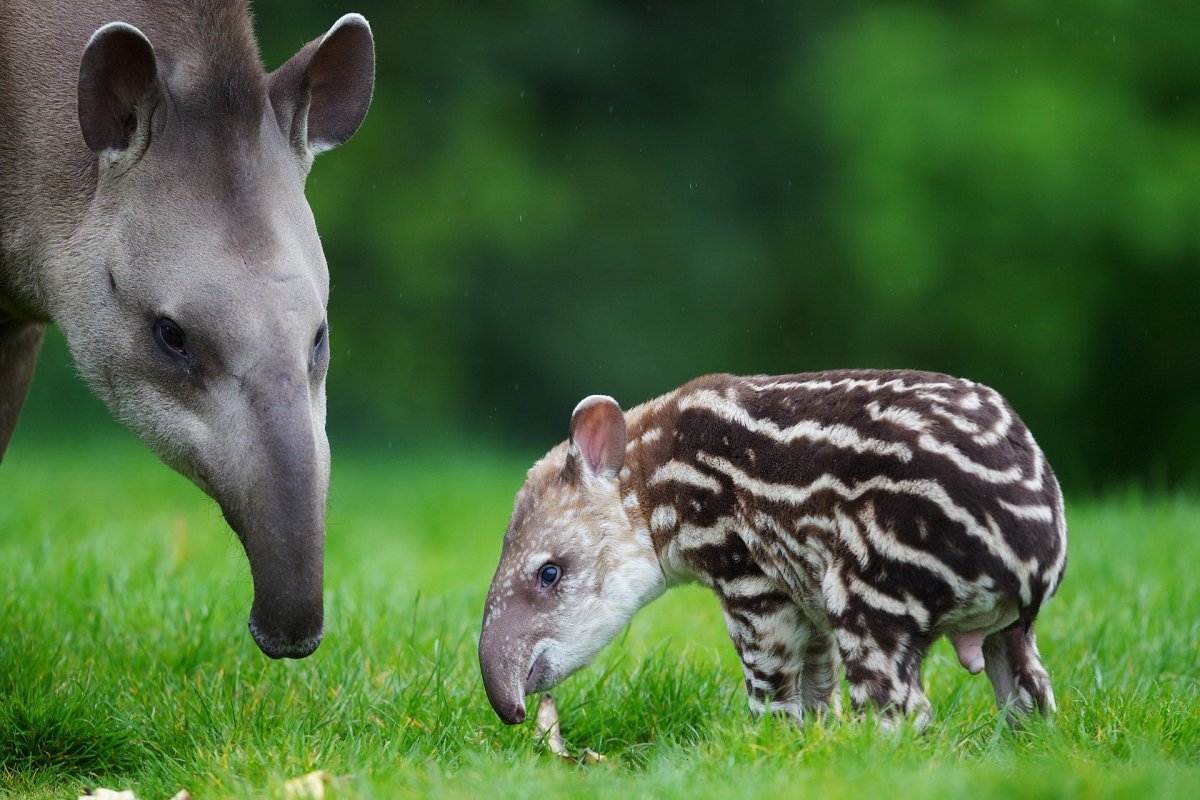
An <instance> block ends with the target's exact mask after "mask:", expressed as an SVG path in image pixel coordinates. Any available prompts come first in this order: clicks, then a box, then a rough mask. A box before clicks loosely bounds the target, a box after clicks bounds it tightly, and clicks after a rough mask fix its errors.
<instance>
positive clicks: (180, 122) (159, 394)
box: [55, 14, 374, 658]
mask: <svg viewBox="0 0 1200 800" xmlns="http://www.w3.org/2000/svg"><path fill="white" fill-rule="evenodd" d="M245 28H246V30H220V31H216V32H208V33H204V32H201V33H198V34H197V36H198V37H199V38H200V39H203V38H204V36H209V37H210V38H209V39H208V40H207V41H194V42H190V41H182V42H181V41H180V37H179V35H178V32H175V34H176V35H175V36H174V37H173V39H171V40H170V41H167V42H166V44H165V45H163V46H162V48H161V50H160V51H158V52H156V49H155V45H154V43H152V41H151V38H150V37H149V36H147V35H146V34H144V33H143V32H142V31H141V30H139V29H137V28H135V27H133V26H131V25H127V24H124V23H120V22H114V23H111V24H108V25H105V26H103V27H101V28H100V29H99V30H97V31H96V32H95V34H94V35H93V36H92V37H91V40H90V41H89V42H88V44H87V46H86V49H85V50H84V52H83V56H82V61H81V65H80V71H79V86H78V101H79V122H80V126H81V128H82V132H83V139H84V141H85V142H86V144H87V146H88V148H90V149H91V150H92V151H93V152H94V153H95V159H96V160H95V164H96V167H95V168H96V170H97V172H96V189H95V194H94V196H93V197H92V199H91V202H90V205H89V207H88V211H87V218H86V219H85V221H84V224H83V225H82V226H81V228H80V230H79V232H78V233H77V234H76V236H75V237H74V239H73V241H72V250H73V253H72V254H71V257H72V258H73V259H74V263H73V267H72V269H73V275H72V284H71V286H70V292H69V293H68V295H67V296H66V297H64V298H60V300H59V306H60V308H59V309H57V310H56V314H55V316H56V319H57V321H58V323H59V324H60V326H61V327H62V328H63V329H64V331H65V332H66V335H67V339H68V341H69V343H70V346H71V349H72V351H73V353H74V355H75V358H76V361H77V363H78V365H79V368H80V370H81V372H82V373H83V374H84V376H85V377H86V379H87V380H88V382H89V383H90V384H91V386H92V387H93V389H94V390H95V391H96V393H97V394H98V395H99V396H100V397H101V398H102V399H103V400H104V401H105V402H106V403H107V404H108V405H109V407H110V408H111V409H112V411H113V412H114V414H115V416H116V417H117V418H118V419H120V420H121V421H122V422H124V423H125V424H126V425H127V426H129V427H130V428H131V429H133V430H134V431H135V432H136V433H137V434H138V435H139V436H141V438H142V439H144V440H145V441H146V442H147V443H148V444H149V445H150V447H152V448H153V449H154V451H155V452H156V453H157V454H158V455H159V456H160V457H161V458H162V459H163V460H164V461H165V462H166V463H168V464H169V465H171V466H172V467H174V468H175V469H177V470H179V471H180V472H181V473H183V474H184V475H186V476H187V477H189V478H190V479H191V480H192V481H194V482H195V483H196V484H197V485H198V486H199V487H200V488H201V489H203V490H204V491H205V492H207V493H208V494H210V495H211V496H212V497H213V498H214V499H215V500H216V501H217V502H218V503H219V504H220V506H221V510H222V511H223V512H224V515H225V518H226V520H228V522H229V524H230V525H231V527H232V528H233V530H234V531H235V532H236V533H237V535H238V537H239V539H240V540H241V542H242V544H243V546H244V547H245V550H246V555H247V556H248V558H249V561H250V572H251V575H252V578H253V582H254V604H253V607H252V609H251V612H250V623H249V624H250V631H251V633H252V634H253V636H254V640H255V641H256V642H257V643H258V646H259V647H260V648H261V649H262V651H263V652H264V653H266V654H267V655H269V656H272V657H275V658H280V657H285V656H286V657H291V658H303V657H304V656H307V655H308V654H310V653H311V652H312V651H313V650H315V649H316V648H317V646H318V645H319V644H320V641H321V636H322V633H323V605H322V581H323V568H324V546H325V506H326V496H327V490H328V485H329V445H328V440H327V439H326V436H325V373H326V370H327V367H328V363H329V353H330V350H329V328H328V325H327V323H326V315H325V308H326V302H327V300H328V296H329V275H328V270H327V267H326V263H325V257H324V255H323V253H322V250H321V243H320V241H319V239H318V238H317V231H316V228H315V226H314V224H313V217H312V213H311V212H310V210H309V207H308V203H307V202H306V200H305V198H304V183H305V178H306V175H307V173H308V169H309V166H310V165H311V163H312V159H313V156H314V155H315V154H316V153H319V152H321V151H323V150H326V149H329V148H332V147H335V146H337V145H339V144H341V143H342V142H344V141H346V140H347V139H348V138H349V137H350V136H351V135H352V134H353V133H354V132H355V130H356V129H357V128H358V126H359V124H360V123H361V122H362V120H363V117H364V116H365V114H366V112H367V107H368V105H369V104H370V99H371V92H372V88H373V82H374V47H373V40H372V36H371V30H370V28H369V26H368V25H367V22H366V20H364V19H363V18H362V17H360V16H358V15H355V14H352V15H348V16H345V17H343V18H342V19H340V20H338V22H337V24H335V25H334V26H333V28H332V29H330V30H329V32H327V33H326V34H325V35H324V36H322V37H320V38H319V39H316V40H314V41H313V42H310V43H309V44H308V45H307V46H305V47H304V48H303V49H302V50H300V52H299V53H297V54H296V55H295V56H294V57H293V58H292V59H291V60H289V61H288V62H287V63H286V64H284V65H283V66H282V67H281V68H280V69H279V70H277V71H276V72H274V73H273V74H270V75H267V74H265V73H264V71H263V69H262V66H261V62H260V60H259V58H258V52H257V47H256V45H255V44H254V41H253V37H252V35H251V33H250V32H249V30H248V28H249V24H248V21H247V23H246V25H245ZM150 33H151V35H154V31H153V30H151V31H150ZM164 38H166V37H164ZM64 305H65V306H67V307H66V308H63V306H64Z"/></svg>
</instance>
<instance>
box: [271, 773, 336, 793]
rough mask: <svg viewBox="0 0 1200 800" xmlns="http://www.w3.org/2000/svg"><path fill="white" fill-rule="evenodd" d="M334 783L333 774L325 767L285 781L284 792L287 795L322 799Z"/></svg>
mask: <svg viewBox="0 0 1200 800" xmlns="http://www.w3.org/2000/svg"><path fill="white" fill-rule="evenodd" d="M332 783H333V776H332V775H330V774H329V773H328V772H326V771H325V770H323V769H318V770H316V771H314V772H310V773H308V774H307V775H302V776H300V777H299V778H292V779H290V780H287V781H284V782H283V793H284V795H286V796H287V797H295V798H297V800H299V798H305V800H310V799H311V800H322V799H323V798H324V797H325V795H326V793H327V792H328V789H329V785H330V784H332Z"/></svg>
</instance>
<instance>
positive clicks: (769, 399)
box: [479, 370, 1067, 725]
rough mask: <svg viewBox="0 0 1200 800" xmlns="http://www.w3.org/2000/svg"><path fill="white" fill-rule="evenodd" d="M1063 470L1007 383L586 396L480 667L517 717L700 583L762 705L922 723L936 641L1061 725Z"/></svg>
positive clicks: (490, 611)
mask: <svg viewBox="0 0 1200 800" xmlns="http://www.w3.org/2000/svg"><path fill="white" fill-rule="evenodd" d="M1066 537H1067V526H1066V521H1065V518H1064V516H1063V504H1062V495H1061V493H1060V491H1059V487H1058V483H1057V481H1056V480H1055V477H1054V473H1053V472H1052V471H1051V469H1050V465H1049V464H1047V463H1046V459H1045V457H1044V456H1043V454H1042V451H1041V449H1040V448H1039V447H1038V445H1037V444H1036V443H1035V442H1034V439H1033V436H1032V435H1031V434H1030V433H1029V431H1028V429H1026V427H1025V426H1024V425H1023V424H1022V423H1021V421H1020V420H1019V419H1018V418H1017V416H1016V414H1014V413H1013V411H1012V409H1011V408H1010V407H1009V405H1008V404H1007V403H1006V402H1005V400H1004V399H1003V398H1002V397H1001V396H1000V395H999V394H997V393H996V392H995V391H993V390H992V389H989V388H987V387H986V386H982V385H980V384H977V383H973V382H971V381H968V380H963V379H959V378H952V377H949V376H946V375H938V374H933V373H928V372H912V371H866V370H855V371H838V372H819V373H811V374H801V375H789V376H783V377H766V376H756V377H748V378H742V377H735V376H731V375H712V376H708V377H704V378H699V379H697V380H695V381H692V382H691V383H689V384H687V385H686V386H684V387H682V388H680V389H677V390H676V391H674V392H671V393H669V394H667V395H665V396H663V397H660V398H658V399H657V400H654V401H651V402H649V403H646V404H644V405H641V406H638V407H636V408H634V409H632V410H630V411H629V412H628V413H627V414H622V412H621V409H620V407H619V406H618V405H617V403H616V402H615V401H614V400H613V399H612V398H610V397H604V396H599V395H596V396H592V397H588V398H586V399H585V400H583V402H581V403H580V404H579V405H578V407H576V409H575V412H574V414H573V415H572V417H571V427H570V439H569V440H568V441H566V442H564V443H562V444H561V445H559V446H558V447H556V448H554V449H553V450H551V451H550V453H549V454H548V455H547V456H546V457H545V458H543V459H542V460H541V461H539V462H538V463H537V464H535V465H534V466H533V468H532V469H531V470H529V473H528V475H527V477H526V479H525V485H524V486H523V487H522V488H521V490H520V491H519V492H518V493H517V498H516V504H515V507H514V510H513V515H512V519H511V521H510V522H509V526H508V531H507V533H506V534H505V536H504V548H503V552H502V553H501V556H500V564H499V567H498V568H497V570H496V575H495V578H493V580H492V585H491V589H490V591H489V592H488V598H487V606H486V608H485V611H484V618H483V631H482V634H481V636H480V640H479V661H480V666H481V668H482V671H483V679H484V685H485V687H486V689H487V694H488V699H489V700H490V701H491V703H492V707H493V708H495V710H496V713H497V714H498V715H499V716H500V718H501V719H503V720H504V721H505V722H507V723H519V722H521V721H522V720H523V719H524V717H525V705H524V696H525V695H526V694H529V693H532V692H539V691H543V690H545V689H548V688H550V687H552V686H554V685H555V684H557V683H559V682H560V681H562V680H563V679H564V678H566V677H567V676H568V675H570V674H572V673H573V672H575V671H576V670H578V669H580V668H581V667H584V666H586V665H587V664H588V663H590V662H591V660H592V659H593V658H594V657H595V656H596V654H597V653H598V652H599V651H600V649H601V648H602V647H604V646H605V645H606V644H607V643H608V642H610V641H611V640H612V639H613V637H614V636H615V635H616V634H617V633H618V632H619V631H620V630H621V629H622V627H624V625H625V624H626V623H627V622H628V621H629V619H630V618H631V617H632V616H633V614H634V613H635V612H636V611H637V610H638V609H640V608H641V607H642V606H644V605H646V604H647V603H649V602H650V601H651V600H653V599H654V598H656V597H658V596H659V595H660V594H662V592H663V591H664V590H665V589H667V588H668V587H670V586H674V585H677V584H680V583H684V582H688V581H693V580H699V581H701V582H703V583H704V584H706V585H708V586H710V587H711V588H712V589H713V591H714V592H716V594H717V597H718V598H719V600H720V603H721V607H722V609H723V610H724V613H725V619H726V623H727V625H728V628H729V635H730V637H731V638H732V639H733V644H734V647H736V648H737V652H738V655H739V656H740V658H741V661H742V671H743V673H744V675H745V680H746V689H747V691H748V693H749V696H750V705H751V708H752V709H754V710H755V711H764V710H768V709H769V710H770V711H773V712H786V713H790V714H793V715H795V716H796V717H802V716H803V715H804V714H805V713H806V712H816V713H820V712H822V711H824V710H825V709H829V708H836V707H837V699H838V694H837V693H836V692H835V689H836V685H837V677H836V671H837V667H838V663H839V662H840V663H841V664H842V665H843V667H844V669H845V674H846V680H847V682H848V683H849V686H850V698H851V701H852V702H853V704H854V706H855V707H856V708H857V709H862V708H864V707H865V706H867V705H868V704H872V705H874V706H875V707H877V708H878V709H880V710H881V711H882V713H883V714H884V715H885V717H886V718H889V719H892V718H895V717H897V716H899V715H901V714H906V715H910V716H912V717H913V718H914V719H915V722H916V723H917V724H918V725H924V724H925V723H926V722H927V721H928V719H929V701H928V700H927V699H926V697H925V693H924V691H923V689H922V687H921V661H922V659H923V658H924V656H925V653H926V652H927V651H928V649H929V646H930V645H931V644H932V643H933V642H934V641H935V640H936V639H937V638H938V637H939V636H942V635H945V636H948V637H949V638H950V640H951V641H952V642H953V643H954V646H955V649H956V651H957V653H958V658H959V661H960V662H961V663H962V665H963V666H964V667H965V668H967V669H968V670H970V671H971V672H972V673H978V672H980V671H981V670H984V669H986V670H987V674H988V677H989V678H990V679H991V682H992V686H993V688H994V690H995V694H996V702H997V704H998V705H999V706H1000V707H1001V708H1007V709H1008V710H1009V711H1010V712H1012V713H1028V712H1030V711H1032V710H1034V709H1036V710H1038V711H1041V712H1043V713H1045V712H1048V711H1052V710H1053V709H1054V695H1053V693H1052V691H1051V688H1050V680H1049V676H1048V675H1047V674H1046V671H1045V669H1044V668H1043V667H1042V663H1041V659H1040V656H1039V654H1038V649H1037V644H1036V642H1035V639H1034V630H1033V624H1034V619H1035V617H1036V616H1037V613H1038V609H1039V608H1040V607H1041V605H1042V603H1043V602H1045V601H1046V600H1047V599H1048V598H1049V597H1050V596H1051V595H1052V594H1053V593H1054V591H1055V589H1057V587H1058V585H1059V583H1060V582H1061V580H1062V577H1063V571H1064V569H1065V567H1066V548H1067V538H1066Z"/></svg>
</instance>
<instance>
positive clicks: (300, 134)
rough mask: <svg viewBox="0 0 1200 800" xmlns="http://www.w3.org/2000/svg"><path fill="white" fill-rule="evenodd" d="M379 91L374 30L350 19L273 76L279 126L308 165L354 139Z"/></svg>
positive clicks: (344, 19)
mask: <svg viewBox="0 0 1200 800" xmlns="http://www.w3.org/2000/svg"><path fill="white" fill-rule="evenodd" d="M374 88H375V40H374V38H373V37H372V36H371V26H370V25H369V24H367V21H366V19H364V18H363V17H362V15H360V14H347V15H346V16H344V17H342V18H341V19H339V20H338V21H337V22H335V23H334V24H333V27H332V28H330V29H329V32H328V33H326V34H325V35H324V36H322V37H321V38H319V39H314V40H313V41H311V42H309V43H308V44H306V45H305V46H304V47H303V48H302V49H301V50H300V52H298V53H296V55H294V56H292V57H291V58H290V59H288V61H287V63H286V64H284V65H283V66H282V67H280V68H279V69H277V70H275V71H274V72H273V73H271V79H270V89H269V92H270V96H271V106H272V107H273V108H274V109H275V116H276V118H277V119H278V120H279V127H280V128H281V129H282V130H283V132H284V133H285V134H287V136H288V138H289V139H290V140H291V142H292V146H293V147H294V148H296V150H297V151H298V152H299V153H300V154H301V155H302V156H303V157H304V158H305V160H306V161H307V160H309V159H311V158H312V157H313V156H315V155H317V154H318V153H323V152H325V151H326V150H330V149H332V148H334V147H337V146H338V145H340V144H342V143H343V142H345V141H346V140H347V139H349V138H350V137H351V136H353V135H354V132H355V131H357V130H358V126H359V125H361V124H362V121H363V118H364V117H366V116H367V109H368V108H369V107H370V105H371V92H372V91H374Z"/></svg>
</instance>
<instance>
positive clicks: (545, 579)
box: [538, 564, 562, 589]
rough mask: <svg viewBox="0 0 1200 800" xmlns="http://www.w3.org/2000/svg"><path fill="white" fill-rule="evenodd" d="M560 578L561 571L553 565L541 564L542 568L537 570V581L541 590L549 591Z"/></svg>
mask: <svg viewBox="0 0 1200 800" xmlns="http://www.w3.org/2000/svg"><path fill="white" fill-rule="evenodd" d="M560 577H562V570H561V569H559V568H558V567H557V566H556V565H554V564H543V565H542V568H541V569H539V570H538V581H539V582H540V583H541V585H542V588H543V589H549V588H550V587H551V586H553V585H554V584H556V583H558V579H559V578H560Z"/></svg>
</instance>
